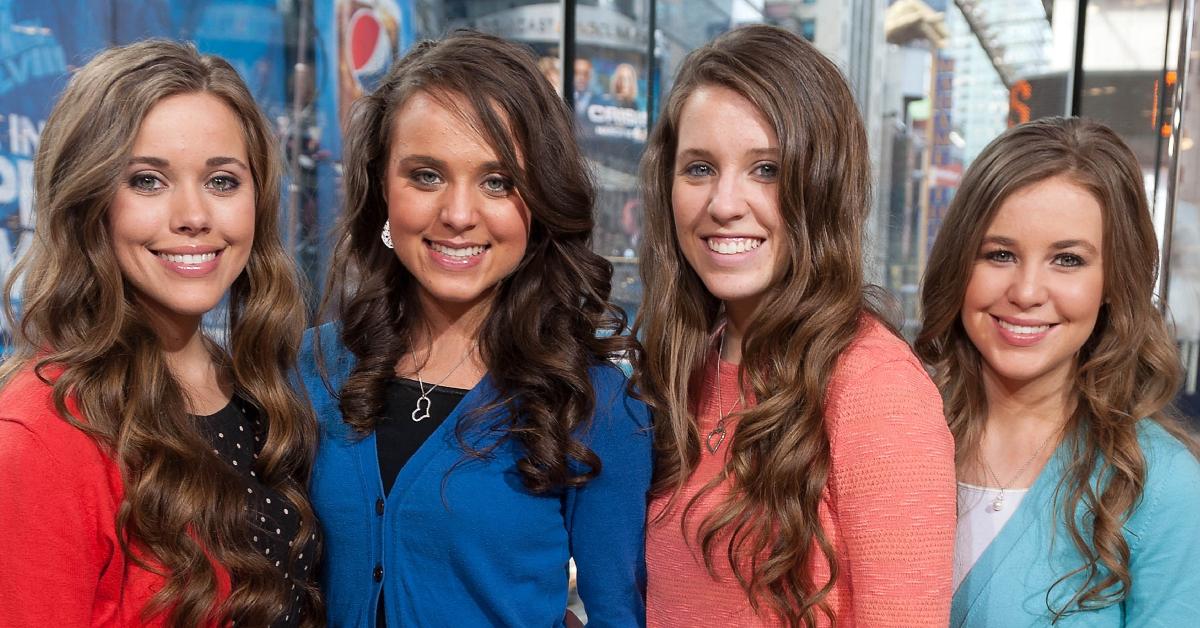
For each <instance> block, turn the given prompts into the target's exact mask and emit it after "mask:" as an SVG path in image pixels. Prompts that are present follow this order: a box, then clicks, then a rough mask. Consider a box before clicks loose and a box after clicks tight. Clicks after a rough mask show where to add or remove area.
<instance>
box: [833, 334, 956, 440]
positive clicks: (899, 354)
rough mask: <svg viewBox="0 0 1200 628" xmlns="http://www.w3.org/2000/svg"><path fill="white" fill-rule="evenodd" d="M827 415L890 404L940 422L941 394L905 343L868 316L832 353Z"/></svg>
mask: <svg viewBox="0 0 1200 628" xmlns="http://www.w3.org/2000/svg"><path fill="white" fill-rule="evenodd" d="M826 404H827V409H828V412H829V414H830V415H831V416H846V415H851V416H853V415H859V414H863V413H871V412H873V411H876V410H884V409H888V408H891V409H894V410H903V411H908V412H915V413H917V414H920V415H923V416H928V417H931V418H933V419H935V422H937V423H940V424H941V425H942V426H943V427H944V425H945V419H944V417H943V416H942V400H941V396H940V395H939V393H938V391H937V387H936V386H934V384H933V381H932V380H930V379H929V374H928V373H926V372H925V369H923V368H921V364H920V362H919V361H918V360H917V357H916V356H915V355H913V352H912V350H911V349H909V346H908V343H906V342H905V341H904V340H903V339H901V338H899V337H897V336H896V335H895V334H893V333H892V332H891V331H890V330H888V329H887V327H885V326H884V325H883V324H882V323H881V322H879V321H878V320H876V319H875V318H873V317H864V318H863V321H862V322H861V323H860V325H859V330H858V336H857V337H855V339H854V340H853V341H852V342H851V343H850V345H849V346H848V347H847V348H846V350H845V351H844V352H843V353H842V355H841V357H840V358H839V359H838V363H837V366H836V367H835V368H834V371H833V376H832V377H831V378H830V380H829V387H828V389H827V391H826Z"/></svg>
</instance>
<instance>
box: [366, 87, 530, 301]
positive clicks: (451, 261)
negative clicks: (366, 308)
mask: <svg viewBox="0 0 1200 628" xmlns="http://www.w3.org/2000/svg"><path fill="white" fill-rule="evenodd" d="M453 99H454V100H455V101H456V103H457V105H458V106H461V107H463V108H468V107H469V105H468V104H467V103H466V102H465V101H464V100H462V99H461V98H459V97H457V96H455V97H453ZM467 110H469V109H467ZM386 185H387V204H388V220H389V221H390V225H391V235H392V242H393V243H394V246H395V254H396V257H397V258H398V259H399V260H400V263H401V264H403V265H404V267H405V268H406V269H408V271H409V272H410V273H412V275H413V277H414V278H416V280H417V284H418V296H419V298H420V299H421V301H422V305H423V307H426V308H428V307H436V308H439V309H442V310H447V311H456V310H458V311H462V310H467V309H473V308H475V307H478V306H482V305H486V304H487V303H490V301H491V299H492V297H493V296H494V294H495V287H496V284H498V283H499V282H500V280H502V279H504V278H505V277H507V276H508V275H509V274H511V273H512V272H513V271H514V270H515V269H516V267H517V265H519V264H520V262H521V259H522V258H523V257H524V256H525V247H526V245H527V244H528V242H529V228H530V213H529V210H528V208H526V206H525V203H524V201H522V200H521V195H520V194H519V193H518V192H517V191H516V189H514V187H513V180H512V178H511V175H510V174H509V173H508V172H507V171H506V170H505V168H504V166H503V165H502V164H501V163H500V158H499V157H498V156H497V155H496V153H495V151H493V150H492V148H491V147H490V146H489V145H488V143H487V142H486V141H485V140H484V139H483V138H482V137H480V135H479V133H478V132H477V131H475V130H474V129H473V128H471V126H470V125H469V124H467V122H466V121H464V120H463V118H462V116H461V115H460V114H459V113H457V112H455V111H452V110H450V109H447V108H446V107H445V106H444V105H443V104H442V103H441V102H439V101H438V100H437V99H435V98H433V97H431V96H429V95H428V94H425V93H423V92H418V93H416V94H414V95H412V96H411V97H410V98H409V99H408V100H407V102H405V103H404V106H403V107H402V108H401V110H400V111H399V112H398V113H397V114H396V117H395V120H394V123H393V125H392V138H391V152H390V154H389V156H388V171H387V182H386Z"/></svg>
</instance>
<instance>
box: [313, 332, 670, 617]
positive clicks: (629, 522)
mask: <svg viewBox="0 0 1200 628" xmlns="http://www.w3.org/2000/svg"><path fill="white" fill-rule="evenodd" d="M338 335H339V332H338V330H337V328H336V327H334V326H333V325H326V326H324V327H321V328H318V329H317V330H310V331H309V332H308V334H307V335H306V336H305V341H304V346H303V348H302V356H301V369H302V371H301V374H302V377H303V379H304V383H305V386H306V388H307V391H308V394H309V396H310V398H311V400H312V401H313V405H314V408H315V410H316V415H317V419H318V421H319V422H320V423H321V443H320V447H319V452H318V455H317V461H316V467H315V469H314V472H313V478H312V484H311V492H312V500H313V504H314V506H315V507H316V510H317V515H318V517H319V518H320V519H321V523H322V526H323V530H324V538H325V553H324V563H325V566H324V570H323V573H322V582H323V585H324V592H325V596H326V604H327V608H328V613H329V621H330V624H331V625H334V626H340V627H342V626H344V627H353V626H359V627H363V628H373V627H374V626H375V622H376V617H375V614H376V607H377V603H378V597H379V593H380V591H381V590H384V591H385V592H386V594H385V596H384V603H385V606H386V615H387V618H386V619H387V625H388V626H392V627H401V626H561V625H563V617H564V614H565V612H566V607H567V580H568V574H567V561H568V558H571V557H574V559H575V562H576V565H577V568H578V586H579V594H580V597H581V598H582V599H583V603H584V605H585V607H586V610H587V614H588V626H589V627H592V628H603V627H605V626H622V627H626V626H641V625H643V624H644V622H645V617H644V615H645V607H644V602H643V591H644V582H645V565H644V559H643V535H644V522H645V512H646V492H647V490H648V487H649V483H650V473H651V434H650V431H649V417H648V413H647V411H646V408H645V406H644V405H643V404H642V403H641V402H638V401H636V400H633V399H632V398H630V397H628V396H627V395H626V392H625V384H626V379H625V376H624V375H623V374H622V373H621V371H620V370H619V369H617V368H616V367H614V366H607V365H606V366H598V367H594V368H592V369H591V371H590V376H591V380H592V384H593V386H594V387H595V393H596V410H595V414H594V417H593V420H592V424H591V426H590V428H589V429H587V430H586V431H585V432H584V433H583V434H582V438H583V440H584V441H585V442H586V443H587V444H588V445H589V446H590V447H591V448H592V450H593V451H595V452H596V454H597V455H598V456H599V458H600V459H601V461H602V464H603V469H602V471H601V473H600V475H599V476H598V477H596V478H595V479H593V480H591V481H590V482H588V483H587V484H585V485H584V486H582V487H580V488H575V489H565V490H562V491H559V492H557V493H555V494H549V495H536V494H533V493H531V492H529V491H528V490H526V489H525V488H524V486H523V485H522V483H521V477H520V474H519V473H518V472H517V469H516V462H517V460H518V459H519V458H520V457H522V454H521V452H520V450H519V447H518V446H517V445H516V444H515V443H514V442H513V441H512V439H508V440H506V441H505V442H503V443H502V444H501V445H500V446H499V447H497V448H496V449H495V450H494V452H493V454H492V456H491V457H490V458H489V459H486V460H479V459H475V458H468V457H466V456H465V455H464V452H463V450H462V449H461V448H460V446H459V444H458V442H457V440H456V437H455V430H454V427H455V426H456V425H457V424H458V423H459V422H460V421H461V420H463V418H464V415H465V414H466V413H467V412H470V411H472V410H474V409H477V408H480V407H482V406H484V405H486V404H487V403H488V402H489V401H491V400H492V399H493V397H494V395H495V394H496V390H495V388H494V386H493V385H492V382H491V379H490V378H489V377H487V376H485V377H484V378H483V380H482V381H480V383H479V384H478V385H477V386H475V388H474V389H472V390H471V391H470V392H469V393H467V395H466V397H464V398H463V400H462V402H461V403H460V404H459V405H458V407H457V408H455V410H454V412H453V413H452V414H451V415H450V416H449V417H447V418H446V420H445V421H444V422H443V424H442V425H441V426H439V427H438V429H437V431H435V432H434V433H433V434H432V435H431V436H430V437H429V439H428V440H426V441H425V443H424V444H423V445H422V446H421V448H420V449H418V450H417V452H416V453H415V454H414V455H413V457H412V458H411V459H409V461H408V462H407V463H406V464H405V465H404V467H403V468H402V469H401V470H400V473H399V475H398V476H397V477H396V481H395V484H394V485H393V486H392V490H391V491H390V492H389V493H388V494H387V495H386V496H384V494H383V487H382V485H381V483H380V477H379V463H378V460H377V456H376V444H375V438H374V436H373V435H371V436H366V437H365V438H364V437H362V436H361V435H356V434H354V433H353V432H352V430H351V429H350V428H349V427H348V426H347V425H346V424H345V423H344V422H343V421H342V417H341V413H340V412H339V410H338V405H337V404H338V402H337V399H336V398H335V397H334V395H333V394H332V393H331V392H330V388H332V390H333V391H338V390H340V389H341V386H342V384H343V383H344V382H345V379H346V377H347V375H348V374H349V372H350V369H351V366H352V364H353V360H354V358H353V355H352V354H350V353H349V351H348V350H347V349H346V348H345V347H344V346H343V345H341V343H340V341H339V339H338ZM318 337H319V339H320V342H321V349H322V352H323V356H324V359H325V364H326V370H327V372H328V374H329V377H330V385H331V386H330V387H326V384H325V382H323V381H322V378H321V375H320V369H318V368H317V364H316V361H315V359H314V353H313V347H314V344H315V342H316V339H317V338H318ZM496 412H500V411H496ZM496 418H499V415H498V414H494V413H493V414H489V415H487V416H486V417H485V419H484V420H483V424H485V425H487V424H491V423H493V422H494V420H495V419H496ZM468 437H469V438H471V439H472V442H476V443H480V444H482V443H484V442H486V441H485V440H483V439H486V438H487V435H485V434H483V433H481V432H480V431H478V430H476V431H475V432H471V433H470V434H469V436H468ZM381 499H382V500H383V506H382V508H381V507H380V506H379V501H380V500H381Z"/></svg>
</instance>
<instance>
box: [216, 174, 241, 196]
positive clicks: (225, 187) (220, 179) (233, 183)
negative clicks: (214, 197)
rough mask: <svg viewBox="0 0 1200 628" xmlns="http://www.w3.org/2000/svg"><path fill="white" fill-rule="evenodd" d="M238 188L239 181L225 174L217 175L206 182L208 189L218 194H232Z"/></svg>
mask: <svg viewBox="0 0 1200 628" xmlns="http://www.w3.org/2000/svg"><path fill="white" fill-rule="evenodd" d="M240 186H241V182H240V181H238V180H237V179H235V178H234V177H231V176H229V175H227V174H219V175H217V176H215V177H213V178H211V179H209V180H208V187H210V188H212V189H214V190H216V191H218V192H232V191H234V190H236V189H238V187H240Z"/></svg>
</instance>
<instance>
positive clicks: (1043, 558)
mask: <svg viewBox="0 0 1200 628" xmlns="http://www.w3.org/2000/svg"><path fill="white" fill-rule="evenodd" d="M1138 439H1139V442H1140V443H1141V446H1142V452H1143V454H1144V455H1145V458H1146V486H1145V488H1144V492H1143V495H1142V499H1141V501H1140V502H1139V503H1138V504H1137V506H1136V507H1135V510H1134V512H1133V515H1132V516H1131V517H1130V518H1129V521H1128V522H1126V524H1125V527H1124V535H1125V540H1126V542H1128V544H1129V549H1130V561H1129V570H1130V575H1131V577H1132V585H1131V587H1130V590H1129V595H1128V596H1127V597H1126V598H1125V599H1124V600H1123V601H1122V602H1120V603H1118V604H1112V605H1109V606H1107V607H1105V608H1100V609H1095V610H1088V611H1082V612H1076V613H1073V614H1070V615H1067V616H1066V617H1064V618H1063V619H1061V620H1060V621H1059V622H1058V623H1057V624H1055V626H1066V627H1077V626H1089V627H1091V626H1138V627H1142V626H1170V627H1182V626H1200V463H1198V462H1197V460H1196V458H1195V457H1193V456H1192V454H1191V453H1190V452H1189V451H1188V450H1187V449H1186V448H1185V447H1184V445H1183V444H1182V443H1180V442H1179V441H1178V440H1176V439H1175V438H1174V437H1172V436H1171V435H1170V434H1168V433H1167V432H1166V430H1164V429H1163V428H1162V427H1161V426H1160V425H1158V424H1157V423H1155V422H1153V421H1149V420H1143V421H1141V422H1140V424H1139V426H1138ZM1069 451H1070V447H1069V445H1068V444H1066V443H1064V444H1063V445H1060V446H1059V448H1058V450H1057V451H1056V452H1055V453H1054V455H1053V456H1052V457H1051V459H1050V461H1049V462H1048V463H1047V464H1046V467H1045V468H1044V469H1043V470H1042V472H1041V474H1040V475H1039V476H1038V478H1037V480H1036V481H1035V482H1034V484H1033V486H1032V487H1031V488H1030V489H1029V493H1028V494H1026V496H1025V498H1024V499H1023V500H1021V504H1020V506H1019V507H1018V508H1017V511H1016V512H1015V513H1013V516H1012V519H1010V520H1009V521H1008V523H1007V524H1006V525H1005V526H1004V528H1003V529H1001V530H1000V534H999V535H997V536H996V538H995V540H993V541H992V543H991V545H989V546H988V547H987V549H986V550H984V552H983V555H981V556H980V557H979V560H978V562H976V563H975V565H974V567H972V568H971V571H970V572H969V573H968V574H967V577H966V579H965V580H963V581H962V583H961V584H960V585H959V586H958V589H957V590H956V591H955V592H954V601H953V605H952V608H951V612H950V625H951V626H953V627H954V628H959V627H962V626H967V627H971V628H977V627H984V626H988V627H992V626H995V627H1000V626H1004V627H1006V628H1007V627H1010V626H1049V625H1050V620H1051V618H1052V615H1051V613H1050V611H1049V609H1048V608H1047V604H1048V603H1049V605H1050V606H1052V607H1054V608H1060V607H1062V606H1063V605H1064V604H1065V603H1066V602H1067V601H1068V600H1070V598H1071V596H1072V595H1073V593H1074V592H1075V591H1077V590H1078V588H1079V584H1080V583H1081V582H1082V580H1083V579H1082V578H1081V577H1078V575H1077V576H1076V577H1073V578H1072V579H1071V580H1068V581H1066V582H1064V583H1063V584H1061V585H1059V586H1057V587H1054V589H1053V591H1052V592H1051V591H1050V589H1051V587H1052V585H1054V583H1055V582H1056V581H1057V580H1058V579H1059V578H1061V577H1062V576H1064V575H1066V574H1067V573H1069V572H1070V571H1071V570H1073V569H1075V568H1076V567H1079V566H1081V565H1082V564H1083V558H1082V557H1081V556H1080V555H1079V552H1078V551H1077V550H1076V549H1075V545H1074V543H1073V542H1072V541H1071V539H1070V537H1069V536H1068V534H1067V530H1066V525H1065V524H1064V522H1063V520H1062V510H1061V508H1060V507H1059V504H1058V503H1057V502H1056V500H1055V492H1056V489H1057V488H1058V486H1059V481H1060V480H1061V479H1062V477H1063V473H1064V470H1065V469H1064V467H1065V466H1066V463H1067V462H1068V461H1067V458H1068V456H1069V455H1070V453H1069ZM1081 510H1083V509H1081ZM1083 521H1084V516H1083V513H1080V529H1081V530H1085V529H1087V528H1085V527H1084V526H1083ZM1086 536H1087V535H1086V534H1085V538H1086ZM1048 592H1050V594H1049V595H1048V594H1047V593H1048Z"/></svg>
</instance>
